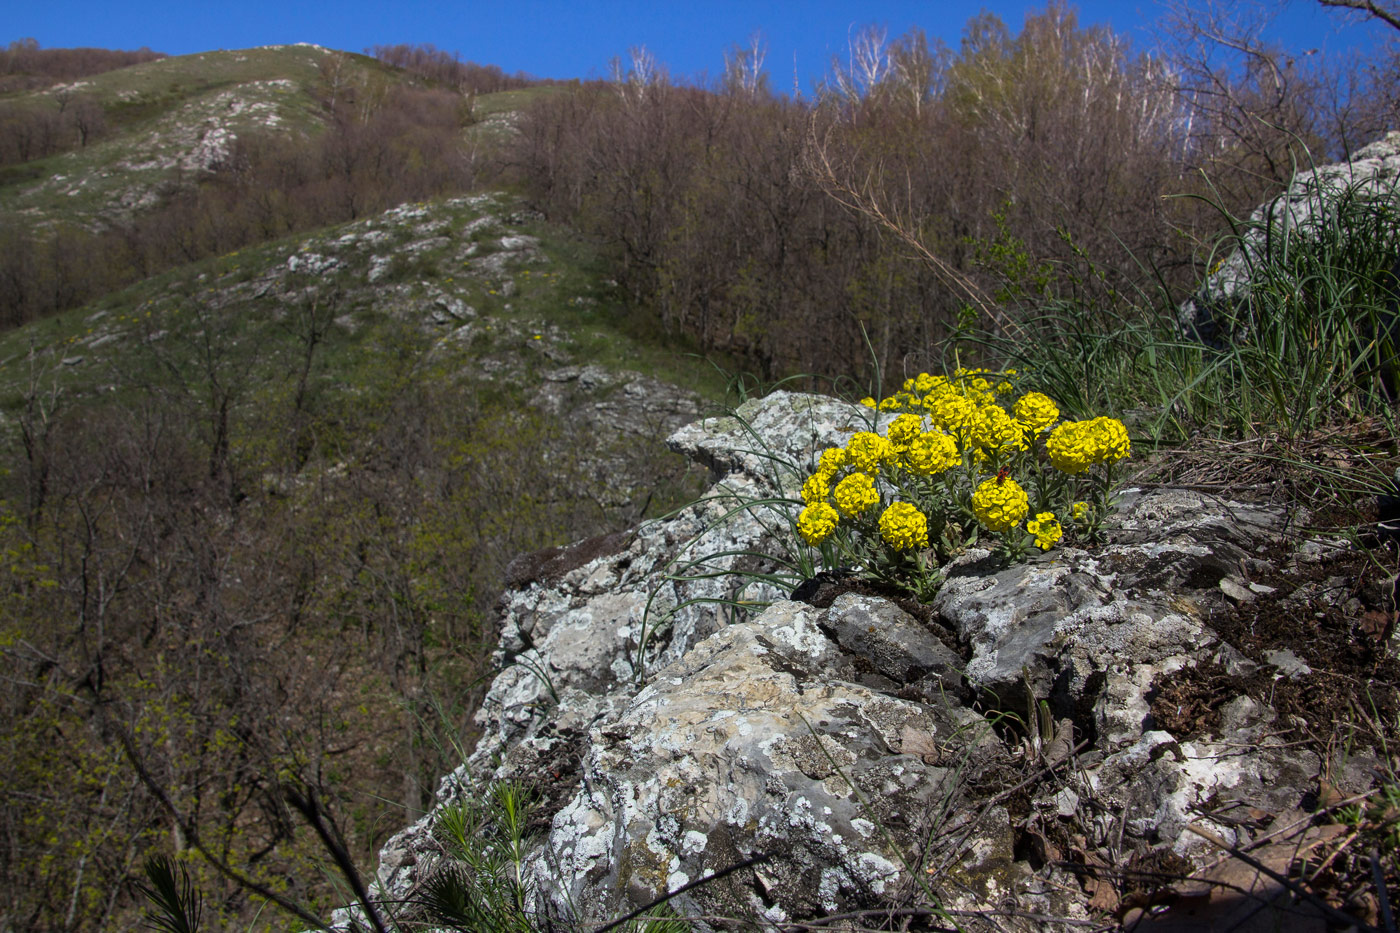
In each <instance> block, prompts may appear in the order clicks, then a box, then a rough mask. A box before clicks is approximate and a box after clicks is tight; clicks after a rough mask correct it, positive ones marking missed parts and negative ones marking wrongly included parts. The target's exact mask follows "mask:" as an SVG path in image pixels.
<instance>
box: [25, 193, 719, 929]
mask: <svg viewBox="0 0 1400 933" xmlns="http://www.w3.org/2000/svg"><path fill="white" fill-rule="evenodd" d="M677 386H684V388H677ZM722 391H723V386H722V384H721V383H720V380H719V379H718V378H717V376H716V375H715V370H714V369H713V368H711V367H709V366H708V365H707V364H704V363H702V362H700V361H698V360H696V359H693V358H689V357H686V356H684V355H683V354H681V353H679V352H677V351H676V349H675V348H668V347H666V346H664V345H663V344H662V343H661V342H659V341H657V340H655V339H654V338H653V335H652V334H651V332H650V331H649V328H648V327H647V326H646V325H645V323H643V322H641V321H638V320H636V319H635V318H633V317H632V316H630V315H629V314H628V313H627V312H625V311H624V310H622V306H621V304H620V303H619V301H618V296H617V294H616V288H615V286H614V285H611V284H610V283H609V282H608V281H607V280H606V279H605V277H604V268H603V266H602V264H601V262H600V260H599V258H598V257H597V256H596V255H595V253H594V252H593V250H592V248H591V247H590V246H589V245H588V244H587V243H586V242H583V241H580V240H578V239H577V238H575V237H574V236H572V235H570V234H569V233H567V232H566V231H562V230H560V229H558V228H554V227H551V226H549V225H548V224H545V223H543V222H542V221H541V220H539V219H538V217H537V215H534V214H532V213H530V212H529V211H527V210H525V209H524V208H523V207H522V206H521V205H520V204H519V203H518V202H517V201H516V200H515V199H514V198H513V197H511V196H508V195H503V194H481V195H476V196H471V197H464V198H456V199H450V200H447V201H442V202H434V203H424V204H408V205H403V206H401V207H399V208H395V209H393V210H390V211H388V212H387V213H385V214H382V215H379V216H376V217H373V218H370V219H367V220H364V221H359V222H356V223H351V224H344V225H338V226H335V227H331V228H327V229H324V230H321V231H317V232H316V233H314V234H311V235H306V236H301V237H293V238H289V239H283V240H279V241H276V242H272V243H267V244H263V245H260V246H256V247H252V248H249V249H245V250H242V251H239V252H236V253H231V254H228V255H224V256H220V257H217V258H214V259H210V260H206V261H204V262H201V263H197V264H194V265H191V266H188V267H184V268H181V269H177V270H172V271H170V272H167V273H164V274H162V275H159V276H157V277H155V278H152V279H149V280H146V281H143V282H141V283H139V284H137V285H134V286H132V287H129V288H127V289H125V290H123V291H121V292H118V293H114V294H112V295H108V296H107V297H105V298H103V299H102V300H100V301H98V302H96V303H94V304H92V305H89V306H86V307H82V308H79V309H74V310H72V311H69V312H66V313H62V314H59V315H55V316H53V317H50V318H47V319H45V320H42V321H38V322H36V323H34V324H31V325H28V326H26V327H23V328H19V329H15V330H11V331H9V332H6V333H4V334H3V335H0V448H3V450H4V460H3V462H4V463H6V464H8V465H9V468H8V470H7V471H6V472H5V473H4V474H3V476H0V539H3V540H0V550H3V551H4V552H5V553H6V555H7V559H8V560H9V569H10V571H11V572H10V577H9V581H10V582H9V583H8V584H7V585H6V587H5V588H4V591H3V593H0V600H3V601H4V612H3V617H4V622H3V623H0V646H3V648H4V650H3V653H0V656H3V664H4V666H5V676H7V677H10V678H13V679H16V680H19V681H23V682H24V683H25V684H28V685H29V686H28V687H26V689H24V690H22V691H20V692H19V693H18V694H12V695H11V696H10V699H8V700H7V701H6V707H5V710H4V713H3V715H0V720H3V721H4V722H5V724H6V725H5V726H4V727H3V728H2V729H0V735H3V738H2V739H0V756H3V759H4V767H5V768H6V770H7V773H9V774H11V775H12V777H11V780H10V781H9V783H8V785H7V789H6V795H7V796H6V807H5V812H6V813H8V814H10V815H12V816H15V817H18V816H19V815H21V814H22V815H23V819H22V820H20V819H15V820H6V821H5V822H4V825H3V827H0V849H3V859H2V860H0V861H3V864H5V865H7V866H8V867H7V869H6V873H7V883H8V884H9V885H10V886H11V889H12V890H16V891H24V892H27V893H25V894H24V895H23V896H22V897H21V899H20V901H18V902H16V904H15V905H14V906H13V907H12V908H10V913H9V915H8V916H9V917H10V918H11V919H12V920H13V922H15V923H17V924H18V926H20V927H22V928H25V929H36V930H42V929H56V928H60V927H62V926H64V923H65V921H64V915H66V913H67V911H68V906H69V905H70V904H73V903H76V904H77V905H78V906H77V907H76V908H74V911H75V916H76V917H77V918H78V919H77V928H82V929H99V928H100V929H131V928H134V927H135V925H136V923H137V920H138V914H137V913H136V911H137V908H138V903H137V901H135V900H133V899H132V894H133V892H132V889H131V887H130V878H131V877H132V873H133V872H136V871H139V868H140V860H141V857H142V853H145V852H147V851H165V852H169V851H183V852H185V853H186V854H188V855H193V852H194V850H195V849H198V848H201V847H203V848H204V849H206V850H208V851H209V852H210V853H212V854H213V855H214V857H215V858H216V859H218V860H221V861H222V862H224V863H226V864H227V865H228V866H229V867H230V868H231V869H233V870H236V871H239V872H245V873H248V874H251V875H252V876H254V877H256V878H258V879H262V881H263V882H265V883H273V882H275V883H273V887H272V888H270V889H269V893H270V894H271V893H280V894H284V895H286V896H288V897H291V898H292V899H294V900H297V901H299V902H303V903H311V904H318V903H319V904H321V905H322V906H324V905H325V904H327V903H329V901H330V900H331V899H333V895H332V894H331V892H330V891H329V889H327V888H325V887H323V886H322V882H321V881H320V880H319V879H321V878H322V877H323V876H322V875H321V874H320V872H319V871H318V870H317V869H316V868H314V867H313V861H314V860H315V859H317V858H319V857H320V855H318V854H317V845H316V843H315V841H314V838H313V837H312V836H311V835H310V834H309V832H308V830H307V829H306V827H305V826H304V824H303V823H302V821H301V820H300V818H299V817H298V818H293V816H292V815H290V814H289V813H288V811H287V810H286V807H285V805H284V804H282V803H279V802H278V801H280V800H281V799H282V798H281V788H283V787H286V786H295V787H301V788H303V789H310V790H311V791H312V792H314V794H315V795H316V797H317V799H319V800H320V801H321V802H322V803H323V805H324V806H325V807H326V809H327V812H329V813H330V814H331V815H332V817H333V818H334V819H335V820H336V821H337V824H338V825H339V826H340V829H341V831H342V832H343V833H344V834H345V837H346V839H347V843H348V845H349V846H350V848H351V850H352V851H353V853H354V854H355V857H356V859H357V860H358V861H360V862H361V863H362V864H371V863H372V861H373V852H374V850H375V847H376V846H377V845H378V844H379V843H380V842H382V841H383V839H384V838H385V836H386V835H387V834H388V833H389V832H391V831H393V830H394V829H395V828H397V827H398V826H400V825H402V824H403V822H404V821H405V820H406V819H410V818H412V817H413V815H414V814H415V813H416V812H417V810H418V809H419V808H421V807H422V806H423V805H424V804H425V803H426V802H427V800H428V797H429V794H430V793H431V790H432V787H433V785H434V783H435V781H436V779H437V776H438V775H439V774H441V773H444V772H445V771H446V770H448V769H450V768H451V767H452V766H454V765H455V764H456V763H457V752H456V751H455V748H456V747H457V743H460V742H463V741H467V740H469V737H470V732H471V725H470V719H469V715H470V712H471V710H472V708H473V704H474V699H473V698H474V696H475V693H476V691H477V689H478V687H479V683H480V678H481V677H482V675H483V674H484V673H486V672H487V671H488V670H489V669H490V665H491V658H490V649H491V646H492V645H493V644H494V641H495V636H494V632H492V631H491V630H490V628H489V624H488V623H489V619H490V615H489V612H488V610H489V607H490V605H491V603H492V601H493V599H494V598H495V594H496V593H497V592H498V591H499V587H500V584H501V580H502V578H503V574H504V570H505V565H506V564H507V562H508V561H509V560H510V559H511V558H512V557H514V556H515V555H517V554H519V553H522V552H525V551H529V550H533V549H536V548H540V547H544V546H547V545H554V544H560V543H564V542H566V541H570V540H574V539H577V538H579V537H581V536H585V535H588V534H592V533H598V532H603V531H609V530H613V529H616V528H619V527H622V526H625V525H627V524H629V523H631V522H633V521H635V520H636V519H637V518H639V517H640V516H642V515H643V514H648V515H649V514H655V513H656V512H657V511H658V510H661V509H664V508H666V507H668V506H669V505H670V504H673V503H676V502H679V501H681V500H683V499H684V498H686V497H688V496H689V495H692V494H693V493H694V490H695V489H696V479H695V478H693V477H691V476H690V475H689V474H687V473H686V471H685V469H684V467H683V465H682V464H681V463H680V461H679V458H673V457H672V456H671V455H669V454H666V453H665V452H664V447H663V445H662V444H661V439H662V437H664V435H665V433H667V431H668V430H669V429H670V428H671V427H673V426H674V425H675V424H677V423H678V422H681V421H686V420H689V419H690V418H692V417H693V416H694V413H695V412H697V411H698V410H700V408H701V406H704V405H705V404H706V403H705V398H706V397H711V398H712V397H715V396H717V395H719V394H721V393H722ZM624 400H625V402H624ZM507 660H508V659H507ZM162 795H164V796H162ZM22 801H23V802H22ZM191 867H192V870H194V871H195V872H196V874H197V875H198V876H199V880H200V883H201V884H203V885H204V890H205V892H206V897H208V898H210V899H211V900H212V901H216V902H217V903H218V905H219V906H218V911H219V913H220V916H221V921H222V922H227V923H235V921H236V918H243V921H246V919H247V918H249V917H251V916H252V914H253V913H254V912H255V911H256V907H255V906H254V904H253V902H251V901H250V900H248V896H247V893H246V891H240V890H239V889H238V888H237V886H235V885H233V884H231V883H229V882H228V881H227V880H226V879H225V878H223V877H221V876H220V875H219V873H218V872H216V871H215V870H214V869H213V868H211V867H210V864H209V863H208V862H206V861H201V860H192V861H191ZM268 879H272V882H269V881H268ZM75 892H76V893H75ZM73 898H76V900H74V899H73ZM243 921H238V922H240V923H241V922H243Z"/></svg>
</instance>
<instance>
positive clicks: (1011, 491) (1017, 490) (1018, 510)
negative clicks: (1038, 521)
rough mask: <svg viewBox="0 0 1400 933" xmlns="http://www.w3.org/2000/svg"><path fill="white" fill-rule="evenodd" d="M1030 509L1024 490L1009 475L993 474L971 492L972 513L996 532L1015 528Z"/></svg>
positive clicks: (1002, 532) (1000, 532)
mask: <svg viewBox="0 0 1400 933" xmlns="http://www.w3.org/2000/svg"><path fill="white" fill-rule="evenodd" d="M1030 510H1031V504H1030V501H1029V500H1028V499H1027V498H1026V491H1025V490H1024V489H1022V488H1021V485H1020V484H1019V483H1017V482H1016V481H1015V480H1014V479H1010V478H1009V477H1005V476H994V477H992V478H991V479H989V480H986V481H985V482H983V483H982V485H980V486H978V487H977V491H976V492H974V493H973V494H972V511H973V514H975V515H976V516H977V520H978V521H979V522H981V523H982V524H983V525H986V526H987V528H989V529H990V530H992V531H994V532H996V533H997V534H1005V533H1006V532H1008V531H1010V530H1011V529H1012V528H1015V527H1016V526H1017V525H1019V524H1020V523H1021V519H1023V518H1025V517H1026V513H1027V512H1029V511H1030Z"/></svg>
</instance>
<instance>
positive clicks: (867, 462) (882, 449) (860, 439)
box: [846, 431, 894, 476]
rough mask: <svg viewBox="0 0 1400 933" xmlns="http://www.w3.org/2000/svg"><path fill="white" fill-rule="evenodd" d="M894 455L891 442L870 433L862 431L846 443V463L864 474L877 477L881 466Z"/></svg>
mask: <svg viewBox="0 0 1400 933" xmlns="http://www.w3.org/2000/svg"><path fill="white" fill-rule="evenodd" d="M893 455H894V450H893V449H892V448H891V447H890V442H889V441H888V440H886V439H885V438H883V437H881V436H880V435H878V434H874V433H872V432H870V431H860V432H857V433H856V434H855V435H854V436H852V437H851V439H850V440H849V441H847V442H846V462H847V463H848V464H850V465H851V466H852V467H853V468H854V469H857V470H859V471H861V472H862V473H869V474H870V475H871V476H876V475H878V474H879V472H880V464H882V463H884V462H885V461H887V460H889V459H890V458H891V457H893Z"/></svg>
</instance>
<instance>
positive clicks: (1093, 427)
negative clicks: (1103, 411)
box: [1045, 418, 1132, 473]
mask: <svg viewBox="0 0 1400 933" xmlns="http://www.w3.org/2000/svg"><path fill="white" fill-rule="evenodd" d="M1131 449H1132V445H1131V444H1130V443H1129V441H1128V429H1127V428H1125V427H1124V426H1123V422H1121V421H1119V420H1118V419H1116V418H1094V419H1093V420H1092V421H1066V422H1065V423H1064V424H1062V425H1060V426H1059V427H1057V428H1056V429H1055V430H1053V431H1051V432H1050V437H1049V438H1047V439H1046V441H1045V452H1046V453H1047V454H1049V456H1050V465H1051V466H1053V467H1054V468H1055V469H1057V470H1061V471H1063V472H1065V473H1083V472H1084V471H1085V470H1087V469H1089V467H1091V466H1093V465H1094V464H1096V463H1115V462H1117V461H1119V460H1122V459H1123V458H1124V457H1126V456H1128V453H1129V452H1130V451H1131Z"/></svg>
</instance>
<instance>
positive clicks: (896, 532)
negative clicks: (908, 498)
mask: <svg viewBox="0 0 1400 933" xmlns="http://www.w3.org/2000/svg"><path fill="white" fill-rule="evenodd" d="M880 537H882V538H884V539H885V543H886V544H888V545H889V546H890V547H892V548H894V549H895V550H896V551H907V550H909V549H910V548H916V547H928V518H927V516H925V515H924V513H923V512H920V511H919V510H918V508H917V507H915V506H913V505H910V504H909V503H908V502H895V503H893V504H891V505H890V507H889V508H887V509H885V513H884V514H883V515H881V516H880Z"/></svg>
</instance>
